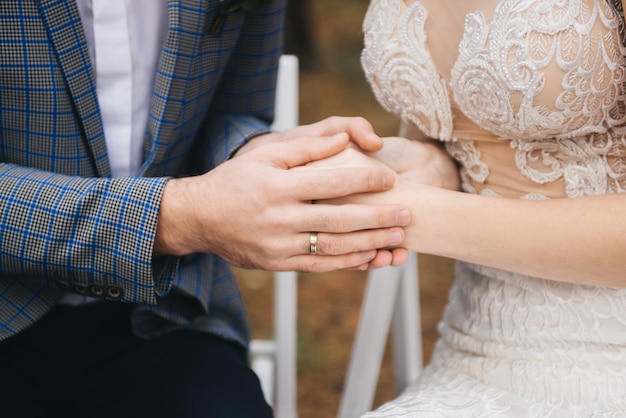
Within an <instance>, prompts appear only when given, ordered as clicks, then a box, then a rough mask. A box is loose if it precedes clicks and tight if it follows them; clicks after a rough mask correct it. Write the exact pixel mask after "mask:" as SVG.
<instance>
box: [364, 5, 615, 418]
mask: <svg viewBox="0 0 626 418" xmlns="http://www.w3.org/2000/svg"><path fill="white" fill-rule="evenodd" d="M623 29H624V23H623V18H622V15H621V1H614V2H613V1H608V2H607V1H604V0H578V1H576V0H500V1H497V0H486V1H479V0H464V1H460V0H424V1H421V2H418V1H410V0H406V1H405V0H373V1H371V3H370V6H369V9H368V12H367V14H366V17H365V21H364V33H365V47H364V50H363V54H362V64H363V68H364V70H365V73H366V76H367V78H368V80H369V82H370V84H371V86H372V89H373V91H374V93H375V94H376V97H377V99H378V100H379V101H380V103H381V104H382V105H383V106H384V107H385V108H386V109H387V110H389V111H390V112H392V113H394V114H396V115H397V116H398V117H399V118H401V119H402V121H403V122H405V123H407V124H411V125H413V126H415V127H417V128H419V129H420V130H421V131H422V132H423V133H425V134H426V135H427V136H429V137H432V138H437V139H440V140H442V141H445V143H446V146H447V149H448V151H449V152H450V153H451V155H452V156H454V158H455V159H457V160H458V162H459V163H460V165H461V177H462V187H463V190H464V191H465V192H468V193H476V194H481V195H487V196H499V197H503V198H517V199H557V198H574V197H578V196H587V195H595V194H605V193H622V192H624V191H625V190H626V130H625V129H624V125H625V124H626V95H625V92H626V87H625V85H626V84H625V81H626V73H625V66H624V65H625V59H624V56H626V49H625V48H624V41H623V34H624V30H623ZM624 214H625V216H626V207H625V208H624ZM590 216H603V214H602V213H597V214H593V215H590ZM512 221H514V220H512ZM549 226H550V225H549V220H546V228H549ZM581 239H584V237H581ZM537 245H542V243H541V242H537ZM625 256H626V249H625ZM528 262H529V263H532V262H533V260H528ZM456 270H457V271H456V280H455V283H454V285H453V287H452V289H451V292H450V300H449V303H448V305H447V307H446V310H445V313H444V317H443V320H442V321H441V323H440V325H439V331H440V334H441V338H440V340H439V342H438V343H437V346H436V348H435V351H434V354H433V358H432V361H431V363H430V364H429V365H428V366H427V367H426V369H425V371H424V373H423V375H422V377H421V378H420V380H419V381H418V382H416V383H415V384H414V385H413V386H411V387H409V388H408V389H407V390H406V391H405V392H404V393H403V394H402V395H401V396H400V397H399V398H397V399H395V400H394V401H391V402H389V403H387V404H385V405H384V406H382V407H381V408H379V409H378V410H377V411H374V412H371V413H369V414H367V415H366V417H367V418H382V417H568V418H569V417H626V290H624V289H612V288H607V287H595V286H583V285H573V284H568V283H562V282H556V281H549V280H542V279H538V278H534V277H529V276H523V275H519V274H514V273H511V272H507V271H502V270H496V269H493V268H487V267H484V266H479V265H473V264H469V263H464V262H457V269H456ZM624 274H626V272H625V273H624Z"/></svg>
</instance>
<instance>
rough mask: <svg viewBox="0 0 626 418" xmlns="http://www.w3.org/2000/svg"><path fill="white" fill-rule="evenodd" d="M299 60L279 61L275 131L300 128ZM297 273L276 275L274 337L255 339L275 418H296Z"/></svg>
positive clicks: (254, 353)
mask: <svg viewBox="0 0 626 418" xmlns="http://www.w3.org/2000/svg"><path fill="white" fill-rule="evenodd" d="M298 73H299V70H298V58H297V57H296V56H294V55H283V56H282V57H281V58H280V63H279V69H278V81H277V86H276V104H275V118H274V124H273V125H272V128H273V129H274V130H278V131H282V130H286V129H289V128H292V127H295V126H297V125H298V99H299V95H298V86H299V83H298ZM297 278H298V275H297V273H296V272H281V273H276V274H275V275H274V282H275V283H274V286H275V291H274V335H273V339H271V340H253V341H252V344H251V347H250V361H251V366H252V369H253V370H254V371H255V372H256V373H257V375H258V376H259V380H260V381H261V387H262V388H263V393H264V395H265V399H266V400H267V402H268V403H269V404H270V405H272V407H273V408H274V415H275V417H276V418H296V417H297V408H296V341H297V337H296V317H297V310H296V306H297Z"/></svg>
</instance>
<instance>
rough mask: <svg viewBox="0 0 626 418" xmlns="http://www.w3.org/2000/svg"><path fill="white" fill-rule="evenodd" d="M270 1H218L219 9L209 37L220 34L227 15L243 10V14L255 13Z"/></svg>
mask: <svg viewBox="0 0 626 418" xmlns="http://www.w3.org/2000/svg"><path fill="white" fill-rule="evenodd" d="M271 1H272V0H220V7H219V9H218V11H217V14H216V15H215V19H214V20H213V23H212V24H211V28H210V29H209V33H210V34H211V36H217V35H219V34H220V33H221V32H222V27H223V26H224V21H225V20H226V15H227V14H228V13H232V12H237V11H239V10H243V11H244V12H257V11H259V10H261V9H262V8H263V6H265V5H267V4H269V3H270V2H271Z"/></svg>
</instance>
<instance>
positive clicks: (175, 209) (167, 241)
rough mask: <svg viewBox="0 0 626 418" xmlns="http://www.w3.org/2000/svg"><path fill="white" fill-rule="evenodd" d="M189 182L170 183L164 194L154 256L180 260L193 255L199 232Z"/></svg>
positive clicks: (188, 179) (175, 180) (190, 183)
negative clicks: (186, 255)
mask: <svg viewBox="0 0 626 418" xmlns="http://www.w3.org/2000/svg"><path fill="white" fill-rule="evenodd" d="M193 187H194V185H193V181H191V179H190V178H181V179H171V180H168V182H167V184H166V185H165V188H164V190H163V196H162V198H161V205H160V208H159V219H158V223H157V228H156V234H155V240H154V248H153V254H154V255H155V256H159V255H175V256H181V255H185V254H189V253H191V252H193V251H194V244H195V243H196V242H197V230H198V228H197V227H195V225H194V220H195V217H194V210H193V207H192V202H191V199H189V196H193Z"/></svg>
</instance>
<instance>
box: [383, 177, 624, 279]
mask: <svg viewBox="0 0 626 418" xmlns="http://www.w3.org/2000/svg"><path fill="white" fill-rule="evenodd" d="M389 195H390V196H389V202H388V203H391V202H393V203H402V204H406V205H408V206H409V207H410V208H411V209H412V212H413V217H412V219H413V221H412V223H411V224H410V225H409V226H408V227H407V228H406V241H405V243H404V244H405V245H406V246H407V247H408V248H409V249H411V250H413V251H417V252H424V253H430V254H436V255H441V256H446V257H451V258H455V259H460V260H465V261H468V262H472V263H477V264H482V265H487V266H491V267H496V268H501V269H505V270H510V271H514V272H517V273H521V274H527V275H532V276H537V277H542V278H546V279H552V280H558V281H566V282H572V283H584V284H593V285H603V286H611V287H626V257H625V256H624V252H625V251H626V217H625V216H624V215H623V211H624V210H625V209H624V208H626V195H617V194H614V195H604V196H593V197H585V198H576V199H554V200H547V201H526V200H517V199H505V198H495V197H486V196H477V195H472V194H466V193H460V192H454V191H448V190H443V189H437V188H432V187H427V186H420V185H409V184H406V183H404V184H403V183H401V184H399V185H398V187H397V189H395V190H394V191H392V192H390V193H389Z"/></svg>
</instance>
